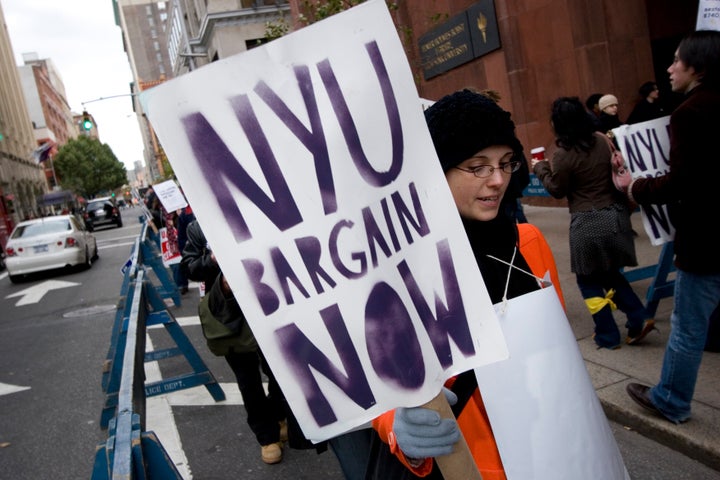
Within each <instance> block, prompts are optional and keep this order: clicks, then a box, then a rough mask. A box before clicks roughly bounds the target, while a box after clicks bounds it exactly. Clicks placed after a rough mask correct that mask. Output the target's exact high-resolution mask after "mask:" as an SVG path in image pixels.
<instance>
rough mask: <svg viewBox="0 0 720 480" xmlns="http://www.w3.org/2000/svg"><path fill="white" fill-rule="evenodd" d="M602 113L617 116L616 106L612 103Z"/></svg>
mask: <svg viewBox="0 0 720 480" xmlns="http://www.w3.org/2000/svg"><path fill="white" fill-rule="evenodd" d="M603 112H605V113H607V114H608V115H617V114H618V104H617V103H613V104H612V105H608V106H607V107H605V108H604V109H603Z"/></svg>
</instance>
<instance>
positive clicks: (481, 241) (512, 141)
mask: <svg viewBox="0 0 720 480" xmlns="http://www.w3.org/2000/svg"><path fill="white" fill-rule="evenodd" d="M425 118H426V121H427V124H428V127H429V129H430V134H431V137H432V140H433V143H434V145H435V149H436V151H437V154H438V158H439V159H440V163H441V165H442V168H443V171H444V172H445V178H446V180H447V182H448V185H449V187H450V191H451V193H452V196H453V199H454V200H455V204H456V206H457V209H458V212H459V213H460V216H461V217H462V221H463V225H464V227H465V231H466V233H467V236H468V239H469V240H470V245H471V247H472V250H473V253H474V256H475V260H476V261H477V263H478V266H479V268H480V272H481V274H482V277H483V280H484V283H485V285H486V287H487V290H488V293H489V295H490V299H491V300H492V302H493V303H500V302H503V301H504V300H506V299H509V298H514V297H518V296H521V295H524V294H526V293H528V292H533V291H535V290H538V289H539V284H538V281H537V279H536V278H533V275H532V274H529V273H525V272H531V271H532V270H531V268H530V267H529V266H528V262H527V261H526V259H525V258H524V257H523V253H521V252H520V251H519V249H518V245H519V244H520V243H521V242H520V239H519V233H518V225H517V224H516V221H515V219H514V218H513V217H512V216H511V215H509V214H508V213H507V210H506V208H505V207H506V205H507V204H508V203H515V201H516V195H517V192H522V189H523V187H524V185H520V183H522V182H525V184H526V183H527V181H528V180H527V178H526V177H525V178H523V177H522V176H521V175H519V174H518V171H519V169H520V162H521V161H524V156H523V147H522V145H521V144H520V141H519V140H518V139H517V137H516V136H515V125H514V123H513V122H512V120H511V118H510V114H509V113H508V112H506V111H504V110H503V109H502V108H500V106H499V105H497V103H495V102H494V101H493V100H491V99H489V98H488V97H486V96H485V95H483V94H480V93H475V92H473V91H470V90H467V89H465V90H462V91H459V92H455V93H453V94H450V95H448V96H446V97H443V98H442V99H440V100H439V101H438V102H436V103H435V104H434V105H432V106H431V107H429V108H428V109H427V110H426V112H425ZM506 192H508V195H507V196H506V195H505V194H506ZM510 192H514V193H512V194H511V193H510ZM526 226H529V224H523V226H521V228H523V229H524V228H526ZM530 227H531V226H530ZM531 228H532V229H533V232H534V234H536V235H537V234H539V232H538V231H537V230H536V229H534V227H531ZM543 240H544V239H543ZM539 243H541V244H542V247H541V249H540V250H542V252H543V254H544V260H545V263H544V265H543V267H544V268H543V267H540V268H541V269H542V270H543V273H544V271H547V270H548V269H549V270H550V272H551V275H552V276H553V277H554V278H555V279H557V271H556V269H555V265H554V261H553V259H552V253H551V252H550V250H549V248H548V247H547V244H546V243H544V242H539ZM536 260H537V259H536ZM540 263H542V262H540ZM509 265H512V266H509ZM513 267H515V268H513ZM541 275H542V274H541ZM556 287H557V288H559V285H558V284H556ZM445 385H446V388H445V389H444V393H445V396H446V398H447V399H448V402H449V403H450V404H451V405H453V413H454V414H455V417H456V418H455V419H451V418H445V419H440V417H439V416H438V413H437V412H435V411H433V410H429V409H427V408H423V407H414V408H398V409H396V410H393V411H391V412H388V413H386V414H384V415H382V416H380V417H378V418H377V419H375V420H374V421H373V427H374V428H375V430H376V432H377V434H378V435H377V436H376V437H374V438H373V444H372V453H371V456H370V459H369V463H368V470H367V473H366V478H367V479H391V478H392V479H403V478H417V477H425V478H443V472H441V471H440V469H439V468H438V467H437V463H436V462H434V460H433V458H432V457H436V456H442V455H446V454H448V453H449V452H451V451H452V450H453V447H454V444H455V443H456V442H457V441H458V440H459V438H460V432H462V435H463V436H464V438H465V439H466V441H467V444H468V446H469V447H470V448H469V449H470V453H471V454H472V457H473V459H474V461H475V464H476V466H477V468H478V470H479V472H480V474H481V475H482V478H483V479H484V480H493V479H498V480H499V479H504V478H506V477H505V470H504V467H503V462H502V460H501V459H500V454H499V452H498V448H497V445H496V443H495V437H494V435H493V429H492V427H491V426H490V421H489V419H488V415H487V413H486V411H485V406H484V404H483V400H482V397H481V395H480V390H479V389H478V383H477V379H476V377H475V373H474V371H472V370H470V371H467V372H464V373H462V374H460V375H458V376H456V377H453V378H451V379H449V380H448V381H447V382H446V384H445ZM388 446H389V448H388Z"/></svg>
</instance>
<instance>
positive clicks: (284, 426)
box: [280, 420, 288, 442]
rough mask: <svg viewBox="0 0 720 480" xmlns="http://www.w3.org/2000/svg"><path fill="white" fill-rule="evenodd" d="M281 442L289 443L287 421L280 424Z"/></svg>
mask: <svg viewBox="0 0 720 480" xmlns="http://www.w3.org/2000/svg"><path fill="white" fill-rule="evenodd" d="M280 441H281V442H287V441H288V424H287V420H283V421H281V422H280Z"/></svg>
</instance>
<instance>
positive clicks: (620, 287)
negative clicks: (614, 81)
mask: <svg viewBox="0 0 720 480" xmlns="http://www.w3.org/2000/svg"><path fill="white" fill-rule="evenodd" d="M551 120H552V126H553V129H554V131H555V136H556V140H555V144H556V145H557V147H558V149H557V150H556V152H555V154H554V155H553V157H552V161H551V162H549V161H547V160H542V161H537V160H534V159H533V161H532V164H533V170H534V172H535V175H537V177H538V178H539V179H540V181H542V183H543V185H544V186H545V189H546V190H547V191H548V192H549V193H550V195H552V196H553V197H555V198H567V201H568V208H569V210H570V215H571V219H570V267H571V271H572V272H573V273H574V274H575V276H576V279H577V284H578V287H579V288H580V293H581V294H582V296H583V298H584V299H585V302H586V304H587V306H588V309H589V310H590V313H591V314H592V317H593V320H594V322H595V334H594V340H595V343H596V344H597V346H598V348H607V349H611V350H614V349H617V348H620V345H621V335H620V330H619V329H618V326H617V325H616V323H615V318H614V317H613V314H612V310H613V309H614V308H616V306H617V308H619V309H620V310H621V311H622V312H623V313H625V315H626V316H627V322H626V323H625V327H626V328H627V331H628V333H627V337H626V338H625V343H627V344H629V345H636V344H637V343H639V342H640V341H641V340H642V339H643V338H645V336H646V335H647V334H648V333H649V332H650V331H651V330H652V329H653V328H654V325H655V321H654V320H653V319H652V318H651V315H650V314H649V313H648V311H647V309H646V308H645V306H644V305H643V303H642V302H641V301H640V299H639V298H638V296H637V295H636V294H635V292H634V291H633V289H632V287H631V286H630V284H629V283H628V281H627V279H626V278H625V277H624V276H623V274H622V273H621V271H620V270H621V268H623V267H626V266H635V265H637V259H636V256H635V243H634V238H633V230H632V223H631V222H630V213H631V212H630V207H629V203H628V201H627V199H626V198H625V196H624V195H619V194H618V193H619V192H618V191H617V189H616V188H615V186H614V185H613V183H612V178H611V168H612V166H611V164H610V155H611V153H610V147H609V143H608V138H607V137H605V136H604V135H602V134H600V133H596V132H595V125H594V123H593V120H592V118H591V117H590V116H589V114H588V112H587V110H586V109H585V106H584V105H583V104H582V102H581V101H580V100H579V99H578V98H577V97H560V98H558V99H556V100H555V101H554V102H553V105H552V114H551Z"/></svg>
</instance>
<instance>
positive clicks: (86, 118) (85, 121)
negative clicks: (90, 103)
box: [80, 110, 93, 132]
mask: <svg viewBox="0 0 720 480" xmlns="http://www.w3.org/2000/svg"><path fill="white" fill-rule="evenodd" d="M80 126H81V127H82V129H83V130H85V131H86V132H87V131H90V130H92V127H93V122H92V120H91V119H90V114H89V113H88V112H87V110H84V111H83V118H82V122H80Z"/></svg>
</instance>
